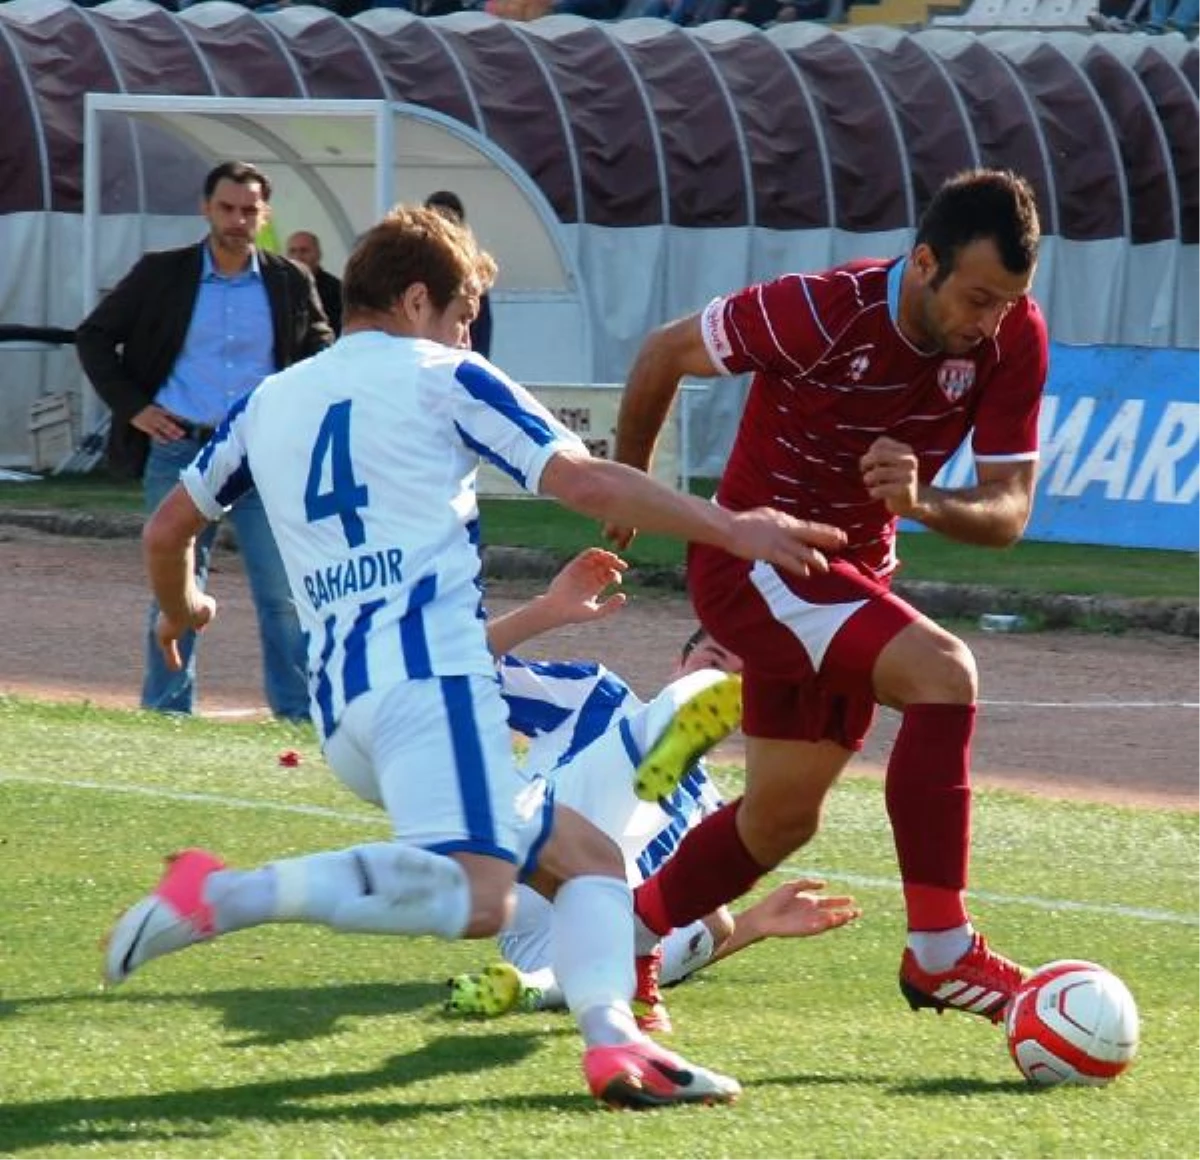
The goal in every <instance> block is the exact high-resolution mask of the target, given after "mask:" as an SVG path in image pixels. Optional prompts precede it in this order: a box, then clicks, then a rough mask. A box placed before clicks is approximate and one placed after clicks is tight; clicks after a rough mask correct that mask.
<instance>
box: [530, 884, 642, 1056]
mask: <svg viewBox="0 0 1200 1160" xmlns="http://www.w3.org/2000/svg"><path fill="white" fill-rule="evenodd" d="M551 946H552V948H553V956H554V975H555V977H556V978H557V979H558V983H559V986H560V987H561V988H562V991H563V995H564V996H565V998H566V1001H567V1006H568V1007H569V1008H570V1009H571V1013H572V1014H573V1015H574V1016H575V1020H576V1022H577V1023H578V1024H579V1030H580V1031H581V1032H582V1034H583V1038H584V1041H585V1042H586V1043H587V1045H588V1046H589V1047H596V1046H606V1045H610V1044H615V1043H630V1042H633V1041H635V1040H640V1039H641V1038H643V1037H642V1034H641V1032H640V1031H638V1028H637V1023H636V1022H635V1021H634V1018H633V1012H632V1011H631V1010H630V1007H629V1000H630V998H631V997H632V996H633V988H634V983H635V979H634V970H633V907H632V892H631V891H630V889H629V886H628V884H627V883H625V882H624V881H622V880H621V879H619V878H606V877H601V876H599V875H595V874H589V875H585V876H583V877H580V878H572V879H571V880H570V881H569V882H564V883H563V885H562V886H560V887H559V889H558V894H557V895H556V897H555V899H554V926H553V933H552V939H551Z"/></svg>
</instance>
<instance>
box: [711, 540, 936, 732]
mask: <svg viewBox="0 0 1200 1160" xmlns="http://www.w3.org/2000/svg"><path fill="white" fill-rule="evenodd" d="M688 588H689V590H690V591H691V595H692V603H693V604H694V605H695V608H696V614H697V615H698V616H699V617H700V623H701V624H703V625H704V627H705V628H706V629H707V630H708V631H709V632H710V633H711V634H712V636H713V639H714V640H716V641H717V643H718V644H721V645H723V646H724V647H725V648H727V649H729V650H730V651H732V652H735V653H737V655H738V656H740V657H741V658H742V662H743V664H744V665H745V671H744V673H743V710H742V729H743V731H744V732H745V733H746V735H747V736H748V737H762V738H766V739H775V740H792V741H833V742H836V743H837V744H838V745H841V746H842V747H843V748H845V749H852V750H857V749H861V748H862V743H863V738H864V737H865V736H866V734H867V730H868V729H869V728H870V726H871V720H872V718H873V717H874V714H875V691H874V684H873V681H872V673H873V671H874V668H875V661H876V659H877V658H878V656H879V654H880V652H882V651H883V648H884V647H885V646H886V645H887V644H888V642H889V641H891V640H892V638H893V637H895V636H896V634H897V633H898V632H900V630H901V629H903V628H905V627H907V626H908V625H909V624H912V623H913V621H915V620H917V619H919V618H920V613H918V612H917V611H916V609H914V608H913V607H912V606H911V605H909V604H906V603H905V602H904V601H903V600H901V599H900V598H899V597H898V596H894V595H893V594H892V593H891V592H890V591H889V590H888V588H887V586H886V585H885V584H881V583H880V582H879V581H878V580H874V579H872V578H871V577H869V576H867V575H866V574H864V573H863V572H860V571H859V570H858V569H857V568H856V567H855V566H854V565H853V564H851V563H849V562H847V561H844V560H839V559H835V560H832V561H831V562H830V570H829V572H827V573H819V574H815V575H812V576H808V577H800V576H796V575H793V574H792V573H790V572H784V571H783V570H781V569H776V568H774V567H773V566H772V565H770V564H764V563H763V562H762V561H751V560H739V559H738V558H737V557H736V556H730V555H729V554H728V553H727V552H722V551H720V550H719V549H717V548H710V547H708V546H706V545H702V544H693V545H691V546H690V548H689V550H688Z"/></svg>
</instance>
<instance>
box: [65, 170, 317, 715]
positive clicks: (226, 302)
mask: <svg viewBox="0 0 1200 1160" xmlns="http://www.w3.org/2000/svg"><path fill="white" fill-rule="evenodd" d="M270 198H271V183H270V181H269V180H268V179H267V177H266V175H265V174H264V173H262V172H260V171H259V170H258V169H256V168H255V167H254V166H253V165H247V164H246V163H244V162H241V161H224V162H222V163H221V164H220V165H218V166H217V167H216V168H215V169H213V170H212V171H211V172H210V173H209V174H208V176H207V178H205V181H204V192H203V197H202V200H201V203H200V212H201V213H202V214H203V215H204V217H205V218H206V220H207V221H208V227H209V233H208V237H207V238H205V239H204V240H203V241H200V242H196V243H195V244H194V245H190V246H184V247H183V248H181V249H176V250H164V251H162V252H159V253H151V254H145V255H143V256H142V257H141V258H140V259H139V260H138V261H137V263H136V264H135V265H134V266H133V268H132V269H131V270H130V271H129V273H128V274H126V275H125V277H124V278H122V279H121V281H120V282H119V283H118V284H117V286H116V287H115V288H114V289H113V290H112V291H111V292H110V293H109V294H107V295H106V296H105V297H104V298H103V299H102V300H101V302H100V303H99V304H98V305H97V306H96V308H95V310H93V311H92V313H91V314H89V315H88V317H87V318H85V319H84V320H83V322H81V323H80V324H79V329H78V330H77V331H76V335H75V343H76V348H77V350H78V352H79V360H80V362H81V363H82V365H83V369H84V371H85V372H86V374H87V376H88V378H89V379H90V380H91V383H92V386H93V387H95V388H96V393H97V394H99V396H100V397H101V398H102V399H103V400H104V401H105V403H107V404H108V406H109V407H110V408H111V410H112V427H111V432H110V435H109V458H110V461H111V462H112V463H113V465H114V466H115V467H116V468H117V469H118V470H119V471H121V472H122V473H124V474H128V475H134V476H140V477H141V478H142V491H143V495H144V497H145V504H146V510H147V512H152V511H154V509H155V508H156V507H158V505H159V502H160V501H161V500H162V499H163V497H164V496H166V494H167V493H168V492H169V491H170V490H171V489H172V488H173V487H174V486H175V484H176V483H177V482H178V480H179V476H180V474H181V473H182V471H183V469H184V468H185V467H187V466H188V464H189V463H191V462H192V460H193V459H195V458H196V456H197V455H198V453H199V452H200V449H201V448H202V447H203V446H204V444H205V443H206V442H207V441H208V438H209V436H210V435H211V434H212V433H213V431H214V429H215V428H216V425H217V424H219V423H220V422H221V420H222V418H223V417H224V415H225V412H226V411H227V410H229V408H230V407H231V406H232V405H233V404H234V403H236V402H238V400H239V399H241V398H243V397H244V396H246V395H248V394H249V393H250V392H251V391H252V390H253V389H254V388H255V387H256V386H258V384H259V382H261V381H262V380H263V379H264V378H266V377H267V375H269V374H272V373H274V372H275V371H276V370H280V369H282V368H283V367H285V366H288V365H289V364H291V363H294V362H299V361H300V360H301V359H304V358H307V357H308V356H309V355H312V354H316V352H317V351H319V350H321V349H322V348H324V347H326V346H329V345H330V344H331V343H332V342H333V332H332V331H331V330H330V328H329V324H328V323H327V322H326V321H325V314H324V312H323V311H322V309H321V303H320V300H319V299H318V297H317V290H316V286H315V285H314V284H313V280H312V276H311V275H310V274H309V272H308V270H307V269H305V267H303V266H301V265H298V264H297V263H295V262H292V261H290V260H289V259H288V258H284V257H281V256H280V255H278V254H272V253H270V252H269V251H267V250H260V249H258V248H257V247H256V246H255V238H256V237H257V236H258V232H259V230H260V229H261V228H262V227H263V226H264V225H265V224H266V222H267V219H268V217H269V214H270V206H269V205H268V202H269V201H270ZM230 518H231V520H232V522H233V526H234V528H235V530H236V532H237V539H238V547H239V549H240V551H241V554H242V559H243V561H244V563H245V568H246V576H247V579H248V580H249V582H250V592H251V596H252V597H253V600H254V608H255V612H256V613H257V615H258V625H259V636H260V639H261V643H262V651H263V670H264V678H265V681H264V683H265V689H266V696H267V703H268V705H270V707H271V711H272V712H273V713H275V714H276V715H277V716H279V717H286V718H290V719H292V720H296V721H307V720H308V719H309V714H308V677H307V662H306V660H305V647H304V638H303V636H302V634H301V631H300V622H299V620H298V619H297V617H296V610H295V608H294V607H293V605H292V598H291V592H290V590H289V588H288V580H287V576H286V574H285V573H284V570H283V562H282V561H281V560H280V558H279V550H278V548H277V547H276V545H275V540H274V537H273V536H272V534H271V529H270V527H269V526H268V525H267V519H266V515H265V514H264V512H263V507H262V501H261V500H260V499H259V497H258V493H257V492H255V491H253V490H251V491H248V492H247V493H246V494H245V495H244V496H242V497H241V498H240V499H239V500H238V502H237V503H236V504H235V505H234V507H233V509H232V511H231V512H230ZM215 530H216V525H212V526H211V527H209V528H208V529H206V530H205V532H204V533H203V534H202V535H201V536H199V537H198V538H197V542H196V549H195V555H194V559H193V561H192V563H193V566H194V569H195V575H196V579H197V582H198V584H199V587H200V588H202V589H203V588H204V587H205V584H206V582H207V578H208V565H209V559H210V557H211V555H212V545H213V540H214V538H215V534H214V533H215ZM158 619H159V608H158V605H157V604H156V603H152V604H151V606H150V614H149V617H148V621H147V625H146V675H145V679H144V682H143V685H142V706H143V707H144V708H146V709H154V710H157V711H159V712H164V713H190V712H191V711H192V707H193V699H194V696H195V688H196V660H195V651H194V650H195V640H196V637H195V633H193V632H188V633H187V634H186V635H185V636H184V637H183V638H182V639H181V640H180V650H181V652H182V656H183V667H182V669H180V670H179V671H172V670H170V669H168V668H167V665H166V662H165V660H164V658H163V655H162V652H161V650H160V649H159V647H158V640H157V637H156V635H155V631H156V626H157V623H158Z"/></svg>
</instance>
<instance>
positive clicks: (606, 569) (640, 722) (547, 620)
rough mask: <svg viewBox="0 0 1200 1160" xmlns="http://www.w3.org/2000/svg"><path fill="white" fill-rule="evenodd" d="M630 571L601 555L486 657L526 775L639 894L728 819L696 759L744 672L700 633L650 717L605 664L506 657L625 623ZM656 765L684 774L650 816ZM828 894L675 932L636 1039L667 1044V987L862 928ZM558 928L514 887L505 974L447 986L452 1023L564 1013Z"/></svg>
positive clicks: (517, 614)
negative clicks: (743, 954) (599, 624)
mask: <svg viewBox="0 0 1200 1160" xmlns="http://www.w3.org/2000/svg"><path fill="white" fill-rule="evenodd" d="M624 568H625V564H624V561H622V560H621V559H620V558H619V557H617V556H614V555H613V554H612V553H609V552H605V551H603V550H602V549H599V548H589V549H587V550H585V551H584V552H581V553H580V554H579V555H578V556H576V557H575V559H573V560H572V561H570V562H569V563H568V564H567V565H566V566H565V567H564V568H563V569H562V570H561V571H560V572H559V574H558V575H557V576H556V577H555V578H554V580H553V581H552V582H551V583H550V585H549V586H548V588H547V589H546V591H545V592H544V593H543V594H542V595H541V596H539V597H537V598H536V599H535V600H534V601H532V602H530V603H529V604H527V605H523V606H521V607H519V608H517V609H515V610H513V611H512V612H509V613H507V614H505V615H504V616H501V617H497V618H495V619H493V620H492V621H491V622H490V623H489V625H488V643H489V645H490V646H491V648H492V651H493V652H495V653H498V654H501V655H499V656H498V665H499V671H500V692H501V695H502V696H503V697H504V700H505V703H506V704H507V705H508V709H509V726H510V728H511V729H513V731H514V732H516V733H518V734H520V735H522V736H523V737H525V738H526V739H527V740H528V745H529V748H528V752H527V755H526V759H525V768H526V770H527V771H537V772H539V773H542V774H544V775H545V777H546V780H547V781H548V782H549V784H550V785H551V787H552V789H553V793H554V798H555V801H556V802H560V803H562V804H564V805H569V806H570V807H571V808H572V809H575V810H578V811H579V812H580V813H581V814H583V816H584V817H586V818H587V819H588V820H589V821H592V822H595V823H596V825H598V826H599V827H600V829H601V830H603V831H604V832H605V833H606V834H608V835H609V836H610V837H611V838H612V839H613V840H614V841H615V842H616V843H617V845H618V846H619V847H620V848H621V852H622V854H623V855H624V858H625V867H626V876H627V878H628V879H629V882H630V885H634V886H636V885H637V884H638V883H640V882H642V881H644V880H645V879H646V878H649V877H650V876H651V875H652V874H654V873H655V872H656V871H657V870H658V868H659V867H660V866H662V865H663V863H664V862H666V860H667V859H668V858H670V856H671V855H672V853H673V852H674V851H675V849H676V848H677V847H678V845H679V842H680V840H681V839H682V837H683V835H684V834H685V833H686V832H687V831H688V830H689V829H691V828H692V827H693V826H694V825H696V824H698V823H699V821H700V820H701V819H702V818H704V817H706V816H707V815H708V814H710V813H712V812H714V811H715V810H717V809H719V808H720V806H721V805H722V801H721V797H720V793H719V791H718V789H717V787H716V786H715V785H714V784H713V783H712V781H711V780H710V779H709V777H708V774H707V771H706V770H705V768H704V765H703V761H702V759H701V758H699V757H697V756H696V754H698V753H701V752H706V751H707V750H709V749H711V747H712V746H713V745H715V744H717V743H718V742H719V741H721V740H722V739H724V738H725V737H726V736H728V735H729V733H730V732H732V731H733V729H735V728H736V727H737V725H738V722H739V720H740V717H741V689H740V686H741V682H740V679H739V678H738V677H737V676H736V674H738V673H739V672H740V671H741V668H742V663H741V659H740V658H739V657H738V656H736V655H735V654H734V653H732V652H730V651H729V650H728V649H725V648H722V647H721V646H720V645H719V644H717V643H716V642H715V641H714V640H713V639H712V638H711V637H710V636H708V634H707V633H706V632H705V631H704V629H700V630H698V631H697V632H695V633H694V634H693V635H692V636H691V637H690V638H689V639H688V640H687V642H686V643H685V644H684V647H683V650H682V653H681V655H680V658H679V662H678V664H677V665H676V668H675V672H674V674H673V676H672V679H671V680H670V681H669V682H668V683H667V685H666V687H665V688H664V689H663V690H662V691H661V692H660V693H659V694H658V695H657V696H655V697H654V698H653V699H652V700H651V701H649V702H648V703H645V702H643V701H642V700H641V699H640V698H639V697H638V696H637V694H636V693H635V692H634V691H633V689H632V688H631V687H630V686H629V685H628V683H627V682H626V681H625V680H624V679H623V678H622V677H621V676H620V675H619V674H617V673H614V672H612V671H611V670H609V669H608V668H606V667H605V666H604V665H602V664H599V663H597V662H594V661H555V660H551V661H533V660H525V659H523V658H521V657H519V656H516V655H514V654H513V653H512V652H511V651H507V650H511V649H514V648H517V647H518V646H519V645H521V644H522V643H524V642H525V641H526V640H528V639H529V638H530V636H532V635H535V634H538V633H542V632H546V631H548V630H551V629H553V628H557V627H561V626H564V625H568V624H579V623H583V622H586V621H590V620H593V619H596V618H599V617H603V616H607V615H609V614H611V613H612V612H614V611H616V610H617V609H619V608H620V607H621V605H622V604H623V602H624V601H623V595H622V594H621V593H620V592H613V593H612V594H611V595H608V597H607V599H605V598H604V596H605V590H606V589H607V588H608V586H609V585H611V584H616V583H619V582H620V577H621V573H622V571H623V570H624ZM654 754H660V755H661V760H670V761H676V762H679V763H680V764H681V765H683V766H684V767H685V769H686V774H685V775H684V776H683V777H682V779H681V780H680V781H679V784H678V786H677V787H676V788H675V789H674V790H673V791H672V792H671V794H670V795H669V796H668V797H667V798H665V799H661V800H660V801H657V802H654V803H650V802H645V801H642V800H641V799H639V798H638V797H637V795H636V794H635V792H634V782H635V780H636V778H637V776H638V772H639V770H640V769H641V768H642V767H643V765H644V762H645V761H646V759H647V758H648V757H650V756H652V755H654ZM821 886H822V883H821V882H819V881H818V880H815V879H809V878H805V879H799V880H796V881H792V882H787V883H784V884H782V885H780V886H778V887H777V888H776V889H775V890H773V891H771V892H770V893H769V894H768V895H767V897H766V898H764V899H762V900H761V901H759V902H757V903H755V904H754V905H753V906H751V907H749V908H747V909H746V910H744V911H742V912H741V913H739V914H737V915H734V914H731V913H730V911H729V910H728V908H727V907H724V906H722V907H718V908H717V910H715V911H713V912H712V913H710V914H707V915H705V916H703V917H702V918H699V919H696V920H695V921H694V922H692V923H691V924H689V925H688V926H686V927H683V928H681V929H679V930H675V931H672V932H671V933H670V934H669V935H668V936H667V937H666V938H665V939H663V942H662V946H661V958H660V961H659V962H658V963H657V964H656V967H657V969H656V970H654V971H653V972H649V971H645V970H643V971H640V972H639V976H638V988H637V991H636V993H635V995H634V1000H633V1011H634V1014H635V1016H636V1017H637V1022H638V1026H639V1027H641V1028H642V1030H644V1031H654V1032H663V1033H665V1032H669V1031H670V1030H671V1021H670V1017H669V1014H668V1012H667V1009H666V1005H665V1003H664V1002H663V1001H662V996H661V992H660V990H659V984H660V983H661V984H662V985H664V986H665V985H669V984H671V983H676V982H679V981H681V980H683V979H685V978H687V977H688V976H690V975H692V974H693V973H695V972H696V971H697V970H700V969H701V968H702V967H704V966H706V965H708V964H709V963H712V962H716V961H718V960H720V959H724V958H728V957H729V956H730V955H732V954H735V953H737V952H738V951H741V950H744V949H746V948H747V947H749V946H752V945H753V944H754V943H756V942H759V941H761V940H762V939H764V938H791V937H805V936H811V935H816V934H821V933H823V932H824V931H827V930H832V929H834V928H835V927H839V926H843V925H845V924H846V923H847V922H850V921H852V920H853V919H855V918H857V917H858V915H859V913H860V912H859V910H858V907H857V906H856V905H855V904H854V900H853V899H852V898H848V897H830V896H823V895H820V894H819V893H817V892H818V891H819V890H820V889H821ZM552 914H553V908H552V907H551V905H550V903H549V902H548V901H547V900H546V899H545V898H543V897H542V896H541V895H540V894H538V893H537V892H536V891H534V890H531V889H530V888H529V887H527V886H525V885H523V884H520V885H518V886H517V904H516V909H515V912H514V915H513V918H512V920H511V921H510V922H509V924H508V925H507V926H506V927H505V928H504V929H503V930H502V931H501V932H500V935H499V938H498V940H497V941H498V943H499V948H500V952H501V954H502V955H503V958H504V961H503V962H499V963H494V964H492V965H491V966H489V967H487V968H486V969H485V970H484V971H482V972H478V973H468V974H461V975H456V976H455V977H454V978H452V979H451V980H450V981H449V984H448V985H449V988H450V994H449V997H448V998H447V1000H446V1009H447V1011H449V1012H451V1013H455V1014H467V1015H484V1016H495V1015H502V1014H504V1013H506V1012H508V1011H512V1010H515V1009H524V1010H548V1009H555V1008H559V1007H562V1006H564V1005H565V1004H564V999H563V995H562V988H561V987H559V985H558V981H557V979H556V978H555V976H554V968H553V965H552V959H553V952H552V946H551V933H552Z"/></svg>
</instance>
